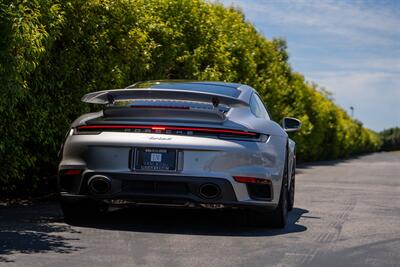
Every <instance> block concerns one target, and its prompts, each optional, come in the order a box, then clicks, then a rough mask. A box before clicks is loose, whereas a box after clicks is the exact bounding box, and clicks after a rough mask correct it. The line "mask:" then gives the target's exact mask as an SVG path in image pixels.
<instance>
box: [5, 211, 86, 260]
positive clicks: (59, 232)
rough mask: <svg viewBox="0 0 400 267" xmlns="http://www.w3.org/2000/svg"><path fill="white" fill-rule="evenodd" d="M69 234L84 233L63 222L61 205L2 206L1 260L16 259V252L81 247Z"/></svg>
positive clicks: (55, 250)
mask: <svg viewBox="0 0 400 267" xmlns="http://www.w3.org/2000/svg"><path fill="white" fill-rule="evenodd" d="M65 233H69V234H79V233H80V232H78V231H76V230H74V229H73V227H71V226H69V225H65V224H64V223H63V221H62V215H61V213H60V211H59V208H58V205H53V206H48V205H45V206H40V205H39V206H31V205H26V206H22V205H15V206H13V207H6V208H4V207H0V263H7V262H14V260H13V254H34V253H47V252H54V253H72V252H74V251H77V250H80V249H81V247H79V246H74V245H72V244H71V242H74V241H76V240H78V239H76V238H66V237H65V236H63V235H64V234H65Z"/></svg>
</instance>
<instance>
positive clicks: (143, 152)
mask: <svg viewBox="0 0 400 267" xmlns="http://www.w3.org/2000/svg"><path fill="white" fill-rule="evenodd" d="M135 154H136V155H135V165H134V166H135V170H139V171H176V166H177V152H176V150H175V149H159V148H137V149H136V153H135Z"/></svg>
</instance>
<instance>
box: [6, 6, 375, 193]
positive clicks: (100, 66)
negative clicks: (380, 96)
mask: <svg viewBox="0 0 400 267" xmlns="http://www.w3.org/2000/svg"><path fill="white" fill-rule="evenodd" d="M0 9H1V13H0V36H1V37H2V38H1V39H0V84H1V90H2V96H3V97H2V98H1V100H0V118H1V124H0V129H1V135H2V138H1V139H0V160H1V163H0V167H1V170H2V171H1V173H0V190H2V191H9V192H10V191H12V190H17V189H18V190H19V191H21V190H22V191H24V190H25V191H30V190H32V189H34V188H35V187H37V186H38V183H40V181H43V177H48V176H50V175H52V174H54V173H56V167H57V163H58V160H59V159H58V157H57V151H58V148H59V146H60V144H61V142H62V140H63V136H64V134H65V132H66V131H67V130H68V127H69V124H70V123H71V121H72V120H73V119H74V118H76V117H77V116H78V115H79V114H81V113H84V112H87V111H88V110H89V109H90V107H89V106H88V105H85V104H83V103H80V101H79V100H80V98H81V96H82V95H83V94H85V93H88V92H91V91H95V90H103V89H109V88H118V87H125V86H127V85H129V84H132V83H133V82H135V81H138V80H148V79H166V78H174V79H176V78H180V79H199V80H220V81H235V82H241V83H246V84H249V85H251V86H253V87H254V88H256V89H257V90H258V91H259V92H260V94H261V95H262V96H263V98H264V100H265V102H266V103H267V105H268V107H269V110H270V111H271V112H272V116H273V118H274V119H275V120H277V121H280V120H281V119H282V118H283V117H284V116H293V117H297V118H299V119H300V120H302V121H303V129H302V130H301V131H300V132H299V133H296V134H294V135H293V138H294V139H295V140H296V141H297V143H298V154H299V155H300V156H301V158H302V159H304V160H320V159H331V158H338V157H344V156H348V155H351V154H354V153H361V152H368V151H374V150H377V149H378V148H379V145H380V139H379V137H378V135H377V134H375V133H374V132H372V131H370V130H367V129H365V128H363V127H362V125H361V123H359V122H357V121H354V120H353V119H351V118H350V117H349V116H348V115H347V113H346V112H345V111H343V110H342V109H340V108H338V107H337V106H336V105H335V104H334V103H332V101H330V100H329V99H328V98H327V97H326V96H325V94H324V93H323V92H319V91H318V90H317V87H316V86H314V85H311V84H308V83H307V82H305V81H304V77H303V76H302V75H300V74H298V73H295V72H293V71H292V70H291V68H290V66H289V64H288V53H287V50H286V43H285V42H284V41H283V40H280V39H274V40H268V39H266V38H265V37H263V36H262V35H261V34H260V33H258V32H257V31H256V30H255V28H254V27H253V25H251V24H250V23H248V22H247V21H245V19H244V15H243V14H242V13H241V12H240V11H238V10H236V9H234V8H225V7H223V6H222V5H221V4H212V3H209V2H205V1H200V0H199V1H192V0H185V1H167V0H136V1H129V0H115V1H107V0H105V1H97V0H85V1H84V0H75V1H71V2H68V1H61V0H35V1H30V0H20V1H15V0H3V1H2V2H1V3H0Z"/></svg>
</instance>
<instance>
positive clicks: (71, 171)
mask: <svg viewBox="0 0 400 267" xmlns="http://www.w3.org/2000/svg"><path fill="white" fill-rule="evenodd" d="M81 173H82V170H64V171H62V174H64V175H79V174H81Z"/></svg>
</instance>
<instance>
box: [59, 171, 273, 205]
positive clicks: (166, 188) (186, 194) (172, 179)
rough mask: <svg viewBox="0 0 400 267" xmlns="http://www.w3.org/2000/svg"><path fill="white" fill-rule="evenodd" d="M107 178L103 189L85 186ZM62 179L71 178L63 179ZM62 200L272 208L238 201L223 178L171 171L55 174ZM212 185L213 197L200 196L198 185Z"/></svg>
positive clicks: (263, 203) (260, 203)
mask: <svg viewBox="0 0 400 267" xmlns="http://www.w3.org/2000/svg"><path fill="white" fill-rule="evenodd" d="M99 175H100V176H105V177H107V178H109V179H110V189H109V191H107V192H106V193H101V194H99V193H94V192H93V191H91V190H90V188H89V186H88V181H89V180H90V179H91V178H92V177H93V176H99ZM63 179H68V181H73V182H71V183H68V184H67V185H66V183H63ZM59 185H60V193H61V198H62V200H63V201H70V202H73V201H79V200H82V199H93V200H97V201H102V202H107V203H108V204H111V205H151V206H170V207H183V208H198V207H203V208H251V207H254V208H261V207H262V208H266V209H274V208H276V204H274V203H273V202H264V201H263V202H260V201H238V199H237V197H236V194H235V190H234V188H233V186H232V184H231V182H230V181H229V180H227V179H224V178H215V177H194V176H182V175H179V176H175V175H154V174H133V173H113V172H93V171H86V172H84V173H83V174H82V175H78V176H76V177H63V176H62V175H61V176H60V177H59ZM204 185H213V186H214V187H216V188H218V189H219V192H218V194H217V195H216V196H215V197H212V198H209V197H204V195H202V193H201V188H202V186H204Z"/></svg>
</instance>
